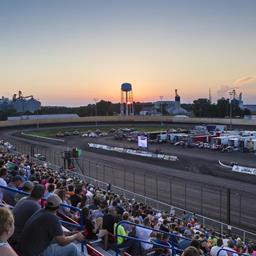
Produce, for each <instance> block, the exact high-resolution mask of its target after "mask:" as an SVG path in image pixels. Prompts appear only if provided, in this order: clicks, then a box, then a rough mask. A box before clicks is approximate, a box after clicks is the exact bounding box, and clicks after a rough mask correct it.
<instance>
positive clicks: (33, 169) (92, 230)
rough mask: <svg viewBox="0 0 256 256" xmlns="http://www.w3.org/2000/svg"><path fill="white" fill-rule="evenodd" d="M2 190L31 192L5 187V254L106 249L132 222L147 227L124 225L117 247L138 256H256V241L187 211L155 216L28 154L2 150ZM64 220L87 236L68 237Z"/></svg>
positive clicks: (0, 231) (0, 211) (1, 242)
mask: <svg viewBox="0 0 256 256" xmlns="http://www.w3.org/2000/svg"><path fill="white" fill-rule="evenodd" d="M0 185H2V186H6V187H9V188H15V189H20V190H21V191H23V192H26V193H28V194H29V195H25V194H22V195H21V194H18V193H13V192H11V191H8V190H4V189H0V201H1V203H2V205H4V206H6V207H3V208H0V255H21V256H23V255H24V256H30V255H31V256H36V255H43V256H47V255H51V256H52V255H56V256H58V255H62V256H65V255H79V252H78V249H77V248H78V247H77V246H76V245H75V244H74V242H76V241H78V242H81V241H86V242H91V241H94V240H99V239H100V240H102V246H103V247H104V249H105V250H107V249H108V248H109V247H111V246H112V244H111V241H113V240H114V235H115V231H116V225H117V223H119V222H120V221H121V220H125V221H128V222H131V223H134V224H140V226H135V225H133V224H129V223H123V224H121V225H118V227H117V233H118V235H120V236H119V237H118V239H117V241H116V242H117V245H118V247H119V249H120V251H127V252H128V253H130V254H131V255H146V254H147V253H149V252H151V253H152V252H154V254H155V255H172V253H173V251H172V249H175V251H176V253H178V254H181V253H182V252H183V256H191V255H193V256H199V255H211V256H218V255H219V256H237V255H238V254H240V253H243V254H246V255H251V256H256V247H255V243H245V242H243V241H242V240H241V238H239V237H237V236H236V237H234V236H231V235H230V234H227V235H226V236H225V237H221V236H220V235H218V234H217V233H216V232H214V231H213V230H207V229H206V228H205V227H203V226H202V224H200V223H199V222H198V220H197V218H196V215H193V214H189V213H186V212H184V214H183V216H181V217H180V218H178V217H177V216H176V215H175V211H174V209H172V210H171V211H170V212H159V211H155V210H154V209H153V208H152V207H150V206H148V205H146V204H144V203H141V202H137V201H136V200H135V199H128V198H125V197H124V196H123V195H117V194H115V193H112V192H111V191H110V190H111V186H110V185H109V187H108V189H107V190H106V191H105V190H102V189H100V188H99V187H98V186H93V185H92V184H88V183H87V182H86V180H85V179H82V178H81V177H79V176H77V175H76V174H75V173H72V172H65V171H63V170H53V169H51V168H49V167H47V165H46V164H38V163H35V162H34V161H33V160H32V159H31V158H30V157H29V156H28V155H18V154H14V153H10V152H4V151H3V152H0ZM42 198H44V200H42ZM42 205H43V206H44V207H43V208H42ZM70 206H73V207H77V208H79V209H80V211H76V210H74V208H72V207H70ZM7 207H9V208H12V212H11V211H10V210H8V209H7ZM57 215H58V216H62V217H63V216H65V217H66V218H68V219H70V220H72V221H73V222H74V223H75V222H77V223H83V227H84V228H83V230H82V232H80V231H78V230H77V229H72V230H71V231H69V232H65V231H63V227H62V226H61V224H60V222H59V218H58V217H57ZM146 227H147V228H149V229H147V228H146ZM150 228H152V229H154V230H151V229H150ZM124 236H130V237H132V238H138V239H141V240H143V241H144V242H137V240H135V239H127V238H125V237H124ZM53 241H54V242H53ZM152 241H153V242H154V244H152V243H151V242H152ZM161 245H163V246H164V247H162V246H161ZM168 246H169V247H170V248H172V249H170V248H167V247H168ZM223 248H224V249H225V250H221V249H223ZM220 250H221V251H220ZM2 252H6V253H5V254H2ZM218 253H219V254H218Z"/></svg>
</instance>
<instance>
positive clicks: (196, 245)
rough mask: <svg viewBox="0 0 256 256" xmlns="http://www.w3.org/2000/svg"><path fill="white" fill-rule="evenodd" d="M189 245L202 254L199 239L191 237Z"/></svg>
mask: <svg viewBox="0 0 256 256" xmlns="http://www.w3.org/2000/svg"><path fill="white" fill-rule="evenodd" d="M190 246H193V247H195V248H196V249H197V250H198V253H199V254H200V255H203V254H204V252H203V251H202V250H201V243H200V241H199V240H196V239H193V240H192V241H191V243H190Z"/></svg>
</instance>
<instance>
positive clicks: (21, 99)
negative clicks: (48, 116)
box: [0, 91, 41, 113]
mask: <svg viewBox="0 0 256 256" xmlns="http://www.w3.org/2000/svg"><path fill="white" fill-rule="evenodd" d="M8 109H15V110H16V112H17V113H26V112H30V113H35V112H36V111H38V110H40V109H41V102H40V101H38V100H36V99H34V96H33V95H29V96H23V95H22V92H21V91H19V93H18V97H17V94H14V95H13V98H12V100H10V99H8V98H5V97H2V98H1V99H0V111H1V110H8Z"/></svg>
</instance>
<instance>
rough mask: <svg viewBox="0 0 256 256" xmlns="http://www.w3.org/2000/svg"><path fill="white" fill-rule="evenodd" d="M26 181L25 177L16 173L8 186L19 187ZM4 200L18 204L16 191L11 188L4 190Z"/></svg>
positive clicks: (10, 203) (11, 203)
mask: <svg viewBox="0 0 256 256" xmlns="http://www.w3.org/2000/svg"><path fill="white" fill-rule="evenodd" d="M23 182H24V179H23V178H22V177H21V176H20V175H15V176H14V177H13V178H12V180H11V182H10V183H9V184H8V186H7V187H8V188H13V189H18V188H19V187H20V186H21V185H22V183H23ZM3 200H4V202H5V203H7V204H9V205H12V206H14V205H15V204H16V202H15V193H13V192H12V191H9V190H5V191H4V198H3Z"/></svg>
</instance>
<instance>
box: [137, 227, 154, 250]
mask: <svg viewBox="0 0 256 256" xmlns="http://www.w3.org/2000/svg"><path fill="white" fill-rule="evenodd" d="M151 233H152V230H150V229H146V228H141V227H136V237H137V238H139V239H141V240H144V241H147V242H150V235H151ZM141 246H142V247H143V248H144V249H145V250H148V249H151V248H152V247H153V244H148V243H143V242H141Z"/></svg>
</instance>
